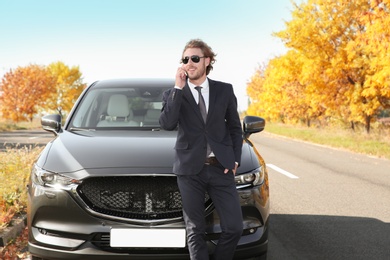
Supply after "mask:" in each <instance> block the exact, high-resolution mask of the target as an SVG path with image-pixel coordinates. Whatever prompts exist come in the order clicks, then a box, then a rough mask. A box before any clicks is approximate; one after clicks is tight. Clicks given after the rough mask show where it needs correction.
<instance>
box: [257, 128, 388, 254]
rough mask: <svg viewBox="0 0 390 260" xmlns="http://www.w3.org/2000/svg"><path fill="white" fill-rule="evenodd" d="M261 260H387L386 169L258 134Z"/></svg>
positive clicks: (381, 162)
mask: <svg viewBox="0 0 390 260" xmlns="http://www.w3.org/2000/svg"><path fill="white" fill-rule="evenodd" d="M251 139H252V141H253V142H254V144H255V145H256V147H257V148H258V150H259V151H260V153H261V154H262V156H263V157H264V159H265V160H266V163H267V165H268V167H267V168H268V174H269V179H270V196H271V218H270V235H269V252H268V259H270V260H279V259H281V260H282V259H283V260H285V259H299V260H305V259H308V260H309V259H310V260H312V259H332V260H336V259H343V260H349V259H351V260H357V259H376V260H378V259H383V260H389V259H390V161H389V160H385V159H378V158H373V157H369V156H366V155H361V154H356V153H351V152H347V151H343V150H338V149H332V148H328V147H324V146H319V145H313V144H310V143H305V142H301V141H294V140H291V139H287V138H283V137H278V136H274V135H271V134H267V133H259V134H256V135H253V136H252V138H251Z"/></svg>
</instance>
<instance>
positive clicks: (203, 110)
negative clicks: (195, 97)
mask: <svg viewBox="0 0 390 260" xmlns="http://www.w3.org/2000/svg"><path fill="white" fill-rule="evenodd" d="M195 89H196V90H197V91H198V93H199V103H198V106H199V110H200V113H201V114H202V117H203V121H204V122H205V123H206V118H207V110H206V104H205V103H204V99H203V95H202V87H200V86H196V87H195Z"/></svg>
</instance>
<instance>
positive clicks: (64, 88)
mask: <svg viewBox="0 0 390 260" xmlns="http://www.w3.org/2000/svg"><path fill="white" fill-rule="evenodd" d="M48 69H49V71H50V73H51V75H52V76H53V77H54V78H55V79H56V83H55V88H56V91H55V92H53V93H52V95H51V97H50V98H49V100H48V102H47V104H46V108H47V109H50V110H54V111H55V110H57V111H58V113H59V114H61V115H63V113H64V112H65V113H66V112H69V111H70V110H71V109H72V106H73V104H74V103H75V102H76V99H77V98H78V96H79V95H80V94H81V92H82V91H83V89H84V88H85V87H86V85H85V84H84V83H82V78H81V72H80V70H79V68H78V67H76V66H74V67H71V68H69V67H68V66H66V65H65V64H64V63H63V62H60V61H58V62H54V63H52V64H50V65H49V66H48Z"/></svg>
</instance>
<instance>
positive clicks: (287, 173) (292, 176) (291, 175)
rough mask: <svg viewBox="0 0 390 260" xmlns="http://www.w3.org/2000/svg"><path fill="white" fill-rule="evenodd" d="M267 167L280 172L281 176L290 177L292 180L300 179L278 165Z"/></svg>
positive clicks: (268, 165)
mask: <svg viewBox="0 0 390 260" xmlns="http://www.w3.org/2000/svg"><path fill="white" fill-rule="evenodd" d="M267 167H269V168H271V169H274V170H275V171H277V172H280V173H281V174H283V175H286V176H287V177H289V178H291V179H299V177H298V176H295V175H294V174H292V173H289V172H288V171H285V170H283V169H281V168H279V167H278V166H276V165H273V164H267Z"/></svg>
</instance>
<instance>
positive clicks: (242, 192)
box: [28, 79, 270, 260]
mask: <svg viewBox="0 0 390 260" xmlns="http://www.w3.org/2000/svg"><path fill="white" fill-rule="evenodd" d="M173 85H174V81H173V80H161V79H128V80H127V79H126V80H125V79H118V80H103V81H97V82H95V83H93V84H92V85H90V86H89V87H88V88H86V89H85V91H84V92H83V93H82V94H81V96H80V97H79V99H78V101H77V102H76V104H75V105H74V108H73V109H72V111H71V113H70V114H69V117H68V119H67V121H66V122H65V124H64V126H63V127H62V125H61V117H60V116H59V115H48V116H45V117H43V118H42V127H43V128H44V129H45V130H47V131H51V132H53V133H54V134H55V135H56V138H54V139H53V140H52V141H51V142H50V143H48V144H47V146H46V147H45V149H44V150H43V151H42V153H41V154H40V156H39V158H38V159H37V160H36V162H35V164H34V166H33V170H32V173H31V181H30V183H29V185H28V228H29V252H30V253H31V255H32V258H33V259H93V260H96V259H104V260H107V259H109V260H111V259H112V260H115V259H169V260H172V259H188V258H189V255H188V250H187V248H186V238H185V225H184V222H183V216H182V208H181V197H180V193H179V190H178V187H177V183H176V176H175V175H174V174H173V173H172V165H173V159H174V158H173V147H174V143H175V140H176V131H163V130H161V129H160V126H159V116H160V110H161V107H162V94H163V92H164V91H165V90H167V89H169V88H172V86H173ZM264 125H265V121H264V119H262V118H260V117H254V116H247V117H245V118H244V119H243V136H244V142H243V147H242V159H241V165H240V167H239V168H238V170H237V174H236V177H235V180H236V183H237V190H238V193H239V196H240V199H241V206H242V207H241V209H242V213H243V217H244V222H243V226H244V228H243V230H242V237H241V240H240V241H239V244H238V246H237V249H236V252H235V256H234V258H235V259H247V258H249V259H265V257H266V252H267V244H268V219H269V207H270V202H269V185H268V174H267V170H266V166H265V163H264V160H263V159H262V157H261V156H260V154H259V152H258V151H257V150H256V148H255V147H254V146H253V144H252V143H251V142H250V141H249V139H248V138H249V136H250V135H251V134H253V133H257V132H260V131H262V130H263V129H264ZM204 215H205V218H206V221H207V230H206V239H207V241H208V245H209V247H210V251H211V250H212V249H213V246H214V245H215V244H216V242H217V241H218V237H219V234H220V231H221V227H220V221H219V217H218V214H217V212H216V210H215V209H214V206H213V202H212V201H211V199H210V198H209V197H208V196H207V195H206V197H205V200H204Z"/></svg>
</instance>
